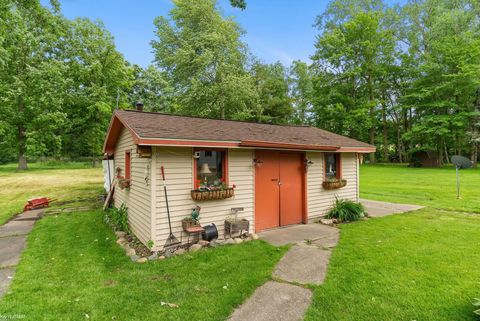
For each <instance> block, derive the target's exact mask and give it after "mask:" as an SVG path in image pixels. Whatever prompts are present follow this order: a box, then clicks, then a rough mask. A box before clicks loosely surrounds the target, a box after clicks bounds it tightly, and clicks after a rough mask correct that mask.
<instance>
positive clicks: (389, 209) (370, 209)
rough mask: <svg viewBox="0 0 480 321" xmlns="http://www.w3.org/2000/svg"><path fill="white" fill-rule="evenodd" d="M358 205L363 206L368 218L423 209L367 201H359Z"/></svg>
mask: <svg viewBox="0 0 480 321" xmlns="http://www.w3.org/2000/svg"><path fill="white" fill-rule="evenodd" d="M360 203H362V204H363V206H364V207H365V210H366V211H367V213H368V216H370V217H383V216H387V215H392V214H399V213H404V212H410V211H416V210H419V209H421V208H423V206H420V205H411V204H398V203H389V202H381V201H372V200H367V199H360Z"/></svg>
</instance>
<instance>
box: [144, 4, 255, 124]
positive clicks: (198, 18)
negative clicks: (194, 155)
mask: <svg viewBox="0 0 480 321" xmlns="http://www.w3.org/2000/svg"><path fill="white" fill-rule="evenodd" d="M174 4H175V7H174V8H173V9H172V10H171V11H170V13H169V16H168V18H167V17H158V18H156V19H155V26H156V35H157V38H158V39H157V40H154V41H152V46H153V49H154V54H155V63H156V65H157V66H158V67H159V68H160V69H161V70H162V71H164V72H165V75H166V76H167V80H168V81H169V82H170V83H171V84H173V85H174V87H175V93H176V99H177V101H178V103H179V106H180V110H179V111H180V112H181V113H183V114H195V115H201V116H209V117H218V118H222V119H225V118H230V119H239V118H240V119H243V118H247V117H250V116H251V110H252V108H254V107H255V106H256V104H257V99H258V97H257V93H256V91H255V87H254V83H253V79H252V77H251V75H250V74H248V73H247V72H246V60H247V48H246V46H245V44H244V43H243V42H242V41H241V40H240V37H241V35H242V31H241V29H240V27H239V26H238V25H237V24H236V23H235V22H234V21H233V20H231V19H228V18H224V17H222V15H221V14H220V12H219V10H218V9H217V7H216V1H214V0H198V1H188V0H175V1H174Z"/></svg>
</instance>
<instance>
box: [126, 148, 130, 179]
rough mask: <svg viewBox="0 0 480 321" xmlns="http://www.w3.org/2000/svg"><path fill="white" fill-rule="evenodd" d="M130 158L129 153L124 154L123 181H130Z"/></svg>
mask: <svg viewBox="0 0 480 321" xmlns="http://www.w3.org/2000/svg"><path fill="white" fill-rule="evenodd" d="M130 167H131V156H130V152H125V179H130Z"/></svg>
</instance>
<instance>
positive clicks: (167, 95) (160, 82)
mask: <svg viewBox="0 0 480 321" xmlns="http://www.w3.org/2000/svg"><path fill="white" fill-rule="evenodd" d="M133 70H134V71H133V73H134V81H133V87H132V91H131V92H130V94H129V101H131V102H137V101H141V102H142V103H143V104H144V105H145V110H148V111H156V112H166V113H172V114H174V113H176V112H177V110H178V107H177V106H176V102H175V99H174V98H175V97H174V93H175V92H174V88H173V86H172V85H171V84H170V83H169V82H168V80H167V77H166V76H165V73H164V72H162V71H161V70H159V69H158V68H156V67H155V66H153V65H149V66H148V67H147V68H145V69H144V68H142V67H140V66H138V65H134V66H133Z"/></svg>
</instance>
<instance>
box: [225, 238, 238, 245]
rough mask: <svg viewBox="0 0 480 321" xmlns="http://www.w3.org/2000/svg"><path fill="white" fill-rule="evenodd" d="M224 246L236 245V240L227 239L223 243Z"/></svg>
mask: <svg viewBox="0 0 480 321" xmlns="http://www.w3.org/2000/svg"><path fill="white" fill-rule="evenodd" d="M223 244H225V245H227V244H235V240H234V239H226V240H225V242H223Z"/></svg>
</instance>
